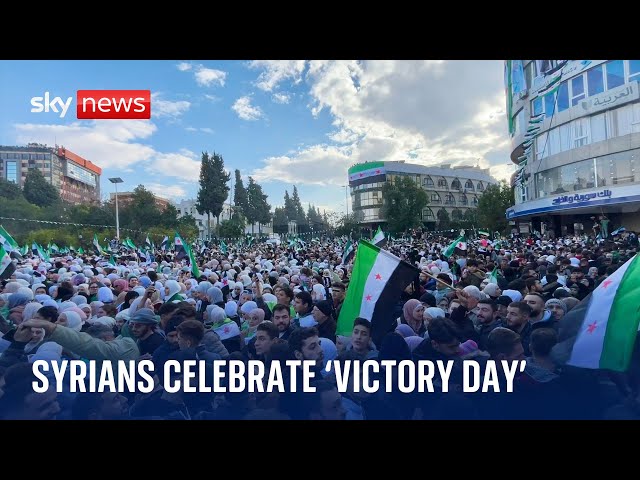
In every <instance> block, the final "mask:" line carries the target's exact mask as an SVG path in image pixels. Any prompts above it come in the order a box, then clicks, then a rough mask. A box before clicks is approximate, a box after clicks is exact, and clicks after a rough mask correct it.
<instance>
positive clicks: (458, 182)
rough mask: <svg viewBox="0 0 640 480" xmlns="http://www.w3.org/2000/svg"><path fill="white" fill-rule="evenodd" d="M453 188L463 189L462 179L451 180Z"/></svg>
mask: <svg viewBox="0 0 640 480" xmlns="http://www.w3.org/2000/svg"><path fill="white" fill-rule="evenodd" d="M451 188H452V189H456V190H462V185H461V184H460V180H458V179H457V178H456V179H455V180H454V181H453V182H451Z"/></svg>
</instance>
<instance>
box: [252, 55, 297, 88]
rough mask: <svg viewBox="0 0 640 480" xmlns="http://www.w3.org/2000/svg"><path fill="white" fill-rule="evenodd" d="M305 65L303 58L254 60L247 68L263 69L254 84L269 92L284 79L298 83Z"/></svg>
mask: <svg viewBox="0 0 640 480" xmlns="http://www.w3.org/2000/svg"><path fill="white" fill-rule="evenodd" d="M305 66H306V62H305V61H304V60H254V61H252V62H250V63H249V68H252V69H263V70H264V71H263V72H262V73H261V74H260V75H259V76H258V79H257V81H256V86H257V87H258V88H259V89H260V90H264V91H265V92H271V91H272V90H273V89H274V88H275V87H276V86H277V85H278V84H279V83H280V82H283V81H285V80H289V79H291V80H292V81H293V83H295V84H297V83H300V81H301V80H302V74H303V72H304V69H305Z"/></svg>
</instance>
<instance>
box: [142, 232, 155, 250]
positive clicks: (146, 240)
mask: <svg viewBox="0 0 640 480" xmlns="http://www.w3.org/2000/svg"><path fill="white" fill-rule="evenodd" d="M144 248H146V249H147V250H151V249H152V248H153V245H152V244H151V240H149V235H148V234H147V238H145V240H144Z"/></svg>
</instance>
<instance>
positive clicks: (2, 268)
mask: <svg viewBox="0 0 640 480" xmlns="http://www.w3.org/2000/svg"><path fill="white" fill-rule="evenodd" d="M15 271H16V264H15V263H13V260H12V259H11V257H10V256H9V254H8V253H7V251H6V250H5V249H4V246H3V245H2V244H0V279H3V280H4V279H5V278H9V277H10V276H11V275H12V274H13V272H15Z"/></svg>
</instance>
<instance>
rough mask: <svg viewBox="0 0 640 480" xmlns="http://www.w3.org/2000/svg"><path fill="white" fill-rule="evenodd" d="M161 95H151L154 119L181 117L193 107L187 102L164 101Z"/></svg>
mask: <svg viewBox="0 0 640 480" xmlns="http://www.w3.org/2000/svg"><path fill="white" fill-rule="evenodd" d="M160 97H161V95H160V94H159V93H154V94H152V95H151V103H152V108H151V113H152V116H154V117H179V116H180V115H182V114H183V113H185V112H186V111H187V110H189V107H191V103H190V102H187V101H186V100H178V101H176V102H172V101H170V100H163V99H162V98H160Z"/></svg>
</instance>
